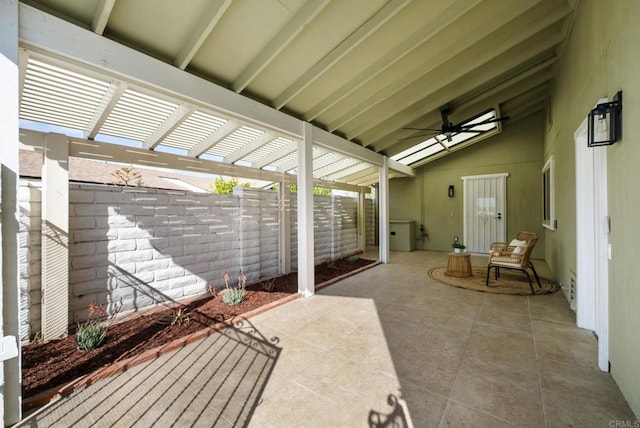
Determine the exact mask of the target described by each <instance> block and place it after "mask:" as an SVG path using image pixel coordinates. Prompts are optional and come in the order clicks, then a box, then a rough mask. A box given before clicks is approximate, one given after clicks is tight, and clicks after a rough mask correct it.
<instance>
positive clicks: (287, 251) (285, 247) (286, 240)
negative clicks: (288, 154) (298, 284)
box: [278, 174, 291, 275]
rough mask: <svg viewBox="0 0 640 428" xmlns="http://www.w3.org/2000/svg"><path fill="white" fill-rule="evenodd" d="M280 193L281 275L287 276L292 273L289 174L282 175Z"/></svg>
mask: <svg viewBox="0 0 640 428" xmlns="http://www.w3.org/2000/svg"><path fill="white" fill-rule="evenodd" d="M278 193H279V195H278V216H279V217H280V228H279V230H278V234H279V236H278V252H279V258H280V273H281V274H283V275H286V274H288V273H291V180H289V177H288V175H287V174H283V175H282V181H280V184H279V188H278Z"/></svg>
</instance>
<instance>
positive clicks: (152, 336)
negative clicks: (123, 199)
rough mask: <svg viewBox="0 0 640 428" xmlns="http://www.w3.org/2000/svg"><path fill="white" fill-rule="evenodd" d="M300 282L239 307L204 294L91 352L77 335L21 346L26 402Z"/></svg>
mask: <svg viewBox="0 0 640 428" xmlns="http://www.w3.org/2000/svg"><path fill="white" fill-rule="evenodd" d="M372 263H375V262H374V261H372V260H365V259H358V260H357V261H354V260H351V261H348V260H347V259H341V260H336V261H334V262H330V263H323V264H320V265H318V266H316V268H315V283H316V285H318V284H322V283H324V282H327V281H330V280H331V279H334V278H336V277H339V276H342V275H345V274H348V273H349V272H352V271H354V270H358V269H360V268H363V267H366V266H368V265H370V264H372ZM297 279H298V277H297V273H295V272H294V273H291V274H288V275H283V276H280V277H277V278H275V283H274V290H273V291H271V292H268V291H265V290H264V289H263V287H262V284H253V285H249V286H247V294H246V298H245V300H244V301H243V302H242V303H240V304H239V305H236V306H228V305H226V304H225V303H224V302H222V299H220V298H219V297H217V298H215V297H213V296H209V295H207V296H204V297H202V298H199V299H197V300H194V301H192V302H190V303H186V304H184V305H182V311H183V313H185V314H186V315H187V316H188V319H185V320H183V321H184V322H182V323H175V324H171V323H170V322H167V321H168V320H169V321H170V320H171V319H172V314H173V313H174V311H176V308H173V309H164V310H161V311H153V312H151V313H147V314H141V315H139V316H135V317H131V318H127V319H125V320H123V321H120V322H116V323H114V324H112V325H111V326H110V327H109V330H108V331H107V336H106V338H105V341H104V343H103V344H102V345H101V346H100V347H98V348H96V349H92V350H88V351H80V350H78V349H77V346H76V336H75V335H70V336H68V337H66V338H64V339H60V340H56V341H51V342H48V343H31V344H29V345H26V346H24V347H23V348H22V388H23V399H24V398H29V397H31V396H34V395H35V394H38V393H41V392H42V391H46V390H49V389H51V388H56V387H61V386H63V385H66V384H68V383H69V382H72V381H74V380H76V379H77V378H79V377H81V376H84V375H87V374H89V373H92V372H94V371H96V370H98V369H100V368H103V367H106V366H108V365H110V364H113V363H116V362H119V361H123V360H127V359H129V358H131V357H135V356H137V355H140V354H142V353H144V352H145V351H149V350H151V349H154V348H157V347H159V346H162V345H165V344H168V343H170V342H172V341H174V340H176V339H179V338H183V337H186V336H189V335H191V334H193V333H195V332H197V331H200V330H203V329H205V328H207V327H212V326H215V325H219V324H220V323H222V322H224V321H227V320H230V319H232V318H233V317H236V316H239V315H242V314H245V313H247V312H250V311H253V310H256V309H257V308H260V307H263V306H265V305H268V304H270V303H273V302H277V301H278V300H281V299H283V298H285V297H287V296H291V295H294V294H296V293H297V291H298V281H297Z"/></svg>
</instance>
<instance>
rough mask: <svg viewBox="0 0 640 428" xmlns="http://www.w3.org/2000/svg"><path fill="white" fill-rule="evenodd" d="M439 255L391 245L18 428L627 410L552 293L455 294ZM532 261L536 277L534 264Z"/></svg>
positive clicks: (589, 417) (529, 421)
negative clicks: (378, 256) (385, 259)
mask: <svg viewBox="0 0 640 428" xmlns="http://www.w3.org/2000/svg"><path fill="white" fill-rule="evenodd" d="M473 263H474V264H482V263H486V260H485V259H482V258H480V257H477V258H476V257H474V258H473ZM443 264H446V254H445V253H436V252H413V253H393V254H392V256H391V263H390V264H388V265H381V266H378V267H376V268H373V269H370V270H368V271H366V272H363V273H361V274H359V275H356V276H353V277H351V278H348V279H346V280H344V281H341V282H340V283H337V284H335V285H332V286H330V287H327V288H325V289H323V290H320V292H318V294H316V295H315V296H313V297H311V298H307V299H298V300H295V301H292V302H290V303H287V304H285V305H283V306H280V307H278V308H275V309H273V310H271V311H269V312H266V313H264V314H262V315H259V316H257V317H254V318H251V319H250V320H247V321H245V322H243V323H241V324H239V325H238V326H236V328H234V329H229V330H227V331H226V332H225V333H224V334H222V335H218V334H216V335H213V336H211V337H209V338H207V339H205V340H203V341H200V342H197V343H194V344H192V345H189V346H187V347H185V348H182V349H180V350H179V351H177V352H175V353H172V354H170V355H165V356H162V357H160V358H158V359H157V360H155V361H153V362H150V363H146V364H144V365H141V366H138V367H135V368H133V369H131V370H129V371H127V372H125V373H123V374H121V375H118V376H114V377H112V378H109V379H106V380H104V381H101V382H99V383H97V384H95V385H92V386H90V387H88V388H86V389H84V390H81V391H78V392H76V393H75V394H73V395H71V396H70V397H67V398H65V399H62V400H60V401H58V402H56V403H52V404H51V405H49V406H48V407H46V408H44V409H41V410H40V411H39V412H37V413H35V414H33V415H31V417H30V418H28V419H26V420H25V421H24V422H23V426H34V427H35V426H38V427H46V426H81V427H84V426H86V427H89V426H109V427H118V426H180V427H182V426H195V427H200V426H250V427H367V426H369V427H384V426H400V427H431V426H434V427H435V426H441V427H446V426H452V427H459V426H473V427H484V426H487V427H488V426H491V427H502V426H507V427H508V426H518V427H529V426H531V427H564V426H576V427H578V426H579V427H609V426H622V425H610V423H616V421H627V423H633V421H635V416H634V415H633V413H632V412H631V410H630V408H629V406H628V405H627V403H626V401H625V399H624V397H623V396H622V394H621V393H620V391H619V389H618V387H617V386H616V384H615V382H614V381H613V380H612V378H611V376H609V375H608V374H606V373H602V372H600V371H599V370H598V368H597V365H596V356H597V344H596V340H595V338H594V336H593V335H592V334H591V333H590V332H588V331H584V330H580V329H578V328H577V327H576V326H575V319H574V314H573V312H572V311H571V310H570V309H569V307H568V305H567V303H566V300H565V299H564V297H563V295H562V294H561V293H556V294H554V295H547V296H531V297H528V296H505V295H492V294H485V293H478V292H473V291H466V290H462V289H458V288H454V287H450V286H447V285H442V284H439V283H436V282H435V281H433V280H431V279H430V278H429V277H428V275H427V272H428V269H429V268H430V267H432V266H438V265H443ZM536 265H537V267H538V271H539V272H540V273H541V275H542V276H545V275H548V268H547V267H546V266H545V265H544V263H543V262H537V264H536ZM393 423H395V424H396V425H393ZM624 426H633V425H624Z"/></svg>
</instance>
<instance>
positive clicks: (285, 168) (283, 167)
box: [278, 147, 335, 172]
mask: <svg viewBox="0 0 640 428" xmlns="http://www.w3.org/2000/svg"><path fill="white" fill-rule="evenodd" d="M314 149H315V150H314V152H313V167H314V168H316V169H318V168H320V167H319V166H318V165H319V164H318V158H320V157H321V156H323V155H325V154H327V153H329V151H328V150H326V149H323V148H321V147H314ZM332 162H335V158H334V157H333V156H327V159H325V160H324V162H322V164H323V165H324V164H325V163H326V164H327V165H328V164H330V163H332ZM297 167H298V159H297V158H296V159H293V160H291V161H290V162H288V163H286V164H284V165H280V167H278V169H280V170H282V171H284V172H286V171H291V170H292V169H296V168H297Z"/></svg>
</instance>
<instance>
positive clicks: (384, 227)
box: [378, 156, 389, 263]
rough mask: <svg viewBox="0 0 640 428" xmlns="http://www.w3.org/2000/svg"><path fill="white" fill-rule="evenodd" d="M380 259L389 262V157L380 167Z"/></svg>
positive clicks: (385, 158)
mask: <svg viewBox="0 0 640 428" xmlns="http://www.w3.org/2000/svg"><path fill="white" fill-rule="evenodd" d="M379 197H380V199H379V202H380V205H379V208H378V209H379V210H380V216H379V217H380V261H381V262H382V263H389V158H388V157H386V156H385V157H384V162H383V164H382V167H380V196H379Z"/></svg>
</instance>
